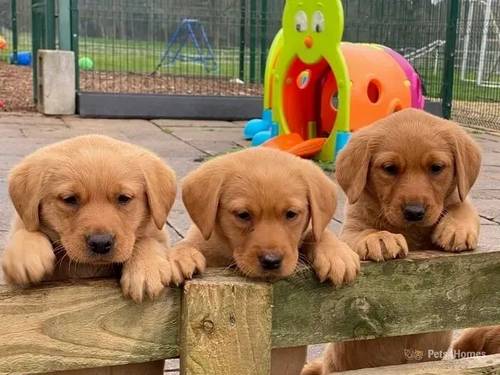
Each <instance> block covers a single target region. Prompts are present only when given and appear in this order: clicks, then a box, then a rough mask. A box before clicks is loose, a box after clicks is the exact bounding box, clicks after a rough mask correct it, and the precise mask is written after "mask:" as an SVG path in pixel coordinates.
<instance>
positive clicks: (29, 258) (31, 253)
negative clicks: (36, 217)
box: [2, 228, 56, 285]
mask: <svg viewBox="0 0 500 375" xmlns="http://www.w3.org/2000/svg"><path fill="white" fill-rule="evenodd" d="M55 260H56V256H55V255H54V250H53V247H52V244H51V243H50V241H49V239H48V238H47V237H46V236H45V235H44V234H43V233H41V232H29V231H27V230H26V229H24V228H19V229H17V230H16V231H15V232H14V233H13V235H12V237H11V238H10V240H9V242H8V243H7V246H6V248H5V251H4V255H3V260H2V268H3V272H4V275H5V280H6V281H7V282H8V283H9V284H15V285H27V284H30V283H39V282H40V281H42V279H43V278H44V277H46V276H49V275H51V274H52V273H53V272H54V268H55Z"/></svg>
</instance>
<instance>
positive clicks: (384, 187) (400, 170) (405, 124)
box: [336, 109, 481, 227]
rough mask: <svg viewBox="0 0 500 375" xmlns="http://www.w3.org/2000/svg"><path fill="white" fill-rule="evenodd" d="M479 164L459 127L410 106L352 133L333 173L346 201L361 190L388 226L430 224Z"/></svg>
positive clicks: (462, 191) (465, 187)
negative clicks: (344, 194)
mask: <svg viewBox="0 0 500 375" xmlns="http://www.w3.org/2000/svg"><path fill="white" fill-rule="evenodd" d="M480 165H481V154H480V150H479V148H478V146H477V145H476V143H475V142H474V141H473V140H472V138H471V137H470V136H468V135H467V133H466V132H465V131H464V130H463V129H461V128H460V126H458V125H456V124H454V123H452V122H450V121H447V120H443V119H440V118H438V117H435V116H432V115H429V114H427V113H425V112H423V111H417V110H413V109H410V110H404V111H401V112H398V113H396V114H394V115H392V116H390V117H387V118H385V119H383V120H381V121H378V122H376V123H375V124H373V125H372V126H370V127H367V128H365V129H363V130H361V131H360V132H358V133H356V134H355V135H354V136H353V137H352V140H351V142H350V143H349V144H348V146H347V147H346V149H345V150H344V151H342V152H341V153H340V155H339V158H338V160H337V171H336V177H337V180H338V182H339V184H340V186H341V187H342V188H343V190H344V191H345V192H346V194H347V197H348V199H349V202H350V203H351V204H353V203H355V202H356V201H358V199H359V198H360V197H361V195H362V194H366V195H367V196H368V197H370V198H371V199H375V200H376V201H377V202H378V203H379V205H380V207H381V214H382V215H383V216H384V218H385V219H386V220H387V221H388V222H389V223H390V224H391V225H394V226H397V227H406V226H409V225H418V226H431V225H434V224H435V223H436V222H437V221H438V220H439V218H440V216H441V214H442V212H443V210H444V209H445V203H446V200H447V199H448V198H449V197H450V196H451V195H452V194H455V193H458V197H459V198H460V200H462V201H463V200H465V198H466V197H467V194H468V193H469V190H470V189H471V187H472V185H473V184H474V182H475V181H476V178H477V176H478V174H479V168H480Z"/></svg>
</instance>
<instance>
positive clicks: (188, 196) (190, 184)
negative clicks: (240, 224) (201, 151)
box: [182, 162, 224, 240]
mask: <svg viewBox="0 0 500 375" xmlns="http://www.w3.org/2000/svg"><path fill="white" fill-rule="evenodd" d="M223 182H224V174H223V171H222V170H221V169H219V168H216V167H214V166H213V165H211V164H210V162H209V163H207V164H205V165H203V166H201V167H200V168H198V169H197V170H195V171H194V172H191V173H190V174H189V175H188V176H187V177H186V178H184V180H183V181H182V201H183V202H184V206H185V207H186V210H187V211H188V213H189V216H190V217H191V220H193V222H194V223H195V225H196V226H197V227H198V229H199V230H200V232H201V234H202V235H203V238H204V239H205V240H208V239H209V238H210V236H211V235H212V232H213V230H214V226H215V220H216V217H217V210H218V208H219V199H220V192H221V188H222V183H223Z"/></svg>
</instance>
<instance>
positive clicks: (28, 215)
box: [9, 159, 43, 232]
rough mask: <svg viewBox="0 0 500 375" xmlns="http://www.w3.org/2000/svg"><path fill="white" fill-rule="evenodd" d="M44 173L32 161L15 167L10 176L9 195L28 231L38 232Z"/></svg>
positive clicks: (26, 161)
mask: <svg viewBox="0 0 500 375" xmlns="http://www.w3.org/2000/svg"><path fill="white" fill-rule="evenodd" d="M42 184H43V172H42V169H41V168H38V167H37V164H35V163H34V162H33V161H31V160H29V159H28V160H25V161H23V162H21V164H19V165H18V166H16V167H14V169H13V170H12V171H11V173H10V175H9V195H10V199H11V200H12V203H13V204H14V207H15V208H16V211H17V213H18V215H19V216H20V217H21V220H22V221H23V223H24V225H25V226H26V229H27V230H29V231H32V232H34V231H37V230H38V228H39V226H40V217H39V208H40V202H41V200H42Z"/></svg>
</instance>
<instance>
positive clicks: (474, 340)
mask: <svg viewBox="0 0 500 375" xmlns="http://www.w3.org/2000/svg"><path fill="white" fill-rule="evenodd" d="M497 353H500V326H489V327H480V328H470V329H467V330H465V331H464V333H462V335H461V336H460V337H459V339H458V340H457V342H455V344H454V345H453V354H454V356H455V358H463V357H471V356H479V355H491V354H497Z"/></svg>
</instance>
